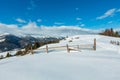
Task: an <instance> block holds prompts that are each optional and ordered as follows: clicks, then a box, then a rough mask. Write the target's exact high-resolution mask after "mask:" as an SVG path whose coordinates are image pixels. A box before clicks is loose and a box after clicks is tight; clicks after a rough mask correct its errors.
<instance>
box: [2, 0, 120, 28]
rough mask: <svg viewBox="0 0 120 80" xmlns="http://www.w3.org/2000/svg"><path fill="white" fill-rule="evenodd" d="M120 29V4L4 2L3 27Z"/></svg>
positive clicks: (104, 0) (99, 0)
mask: <svg viewBox="0 0 120 80" xmlns="http://www.w3.org/2000/svg"><path fill="white" fill-rule="evenodd" d="M30 21H32V22H36V23H37V25H39V26H41V25H45V26H62V25H64V26H79V27H82V28H89V29H103V28H111V27H113V28H119V27H120V0H0V23H4V24H16V25H19V26H21V25H24V24H27V23H29V22H30Z"/></svg>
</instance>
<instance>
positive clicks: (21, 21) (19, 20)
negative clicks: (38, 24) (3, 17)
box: [16, 18, 26, 23]
mask: <svg viewBox="0 0 120 80" xmlns="http://www.w3.org/2000/svg"><path fill="white" fill-rule="evenodd" d="M16 21H18V22H20V23H26V21H25V20H23V19H21V18H17V19H16Z"/></svg>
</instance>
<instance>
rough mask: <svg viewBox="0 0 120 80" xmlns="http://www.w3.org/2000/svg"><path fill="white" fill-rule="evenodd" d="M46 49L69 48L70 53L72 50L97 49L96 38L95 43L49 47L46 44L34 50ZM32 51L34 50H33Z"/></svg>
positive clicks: (47, 50)
mask: <svg viewBox="0 0 120 80" xmlns="http://www.w3.org/2000/svg"><path fill="white" fill-rule="evenodd" d="M40 50H41V51H42V50H43V51H46V52H47V53H48V52H49V51H50V50H53V51H54V50H67V52H68V53H70V51H73V50H74V51H81V50H95V51H96V39H94V43H93V44H82V45H68V44H67V45H65V46H53V47H49V46H48V45H46V47H45V48H39V49H37V50H34V52H36V51H40ZM31 51H32V50H31Z"/></svg>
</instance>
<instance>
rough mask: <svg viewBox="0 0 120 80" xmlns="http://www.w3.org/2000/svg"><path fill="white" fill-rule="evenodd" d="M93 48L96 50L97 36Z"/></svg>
mask: <svg viewBox="0 0 120 80" xmlns="http://www.w3.org/2000/svg"><path fill="white" fill-rule="evenodd" d="M93 48H94V50H95V51H96V38H95V39H94V46H93Z"/></svg>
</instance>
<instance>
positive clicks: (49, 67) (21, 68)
mask: <svg viewBox="0 0 120 80" xmlns="http://www.w3.org/2000/svg"><path fill="white" fill-rule="evenodd" d="M75 37H79V39H75ZM94 38H96V40H97V50H96V51H94V50H81V52H79V51H71V52H70V53H67V51H66V49H64V50H49V53H48V54H47V53H46V52H45V51H41V50H40V49H39V50H37V52H36V54H34V55H25V56H18V57H11V58H6V59H3V60H0V80H120V46H117V45H113V44H110V40H115V41H120V38H113V37H106V36H100V35H79V36H73V37H69V38H68V39H67V40H63V41H61V42H60V43H58V44H50V45H48V47H54V46H64V45H66V44H69V45H73V44H74V45H77V44H93V40H94ZM71 39H72V40H73V42H69V40H71ZM44 47H45V46H43V47H42V48H44Z"/></svg>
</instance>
